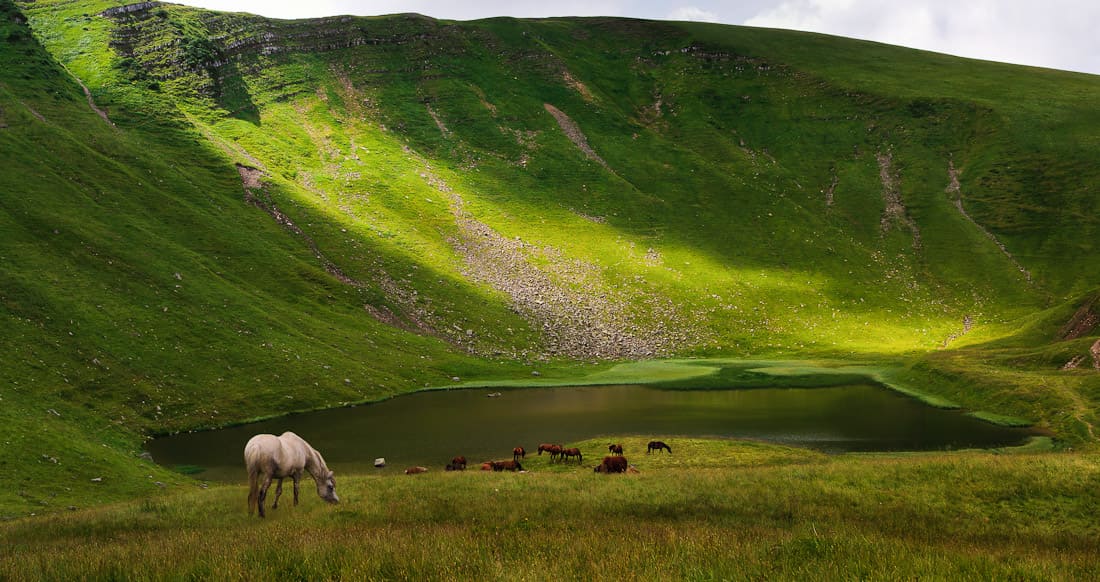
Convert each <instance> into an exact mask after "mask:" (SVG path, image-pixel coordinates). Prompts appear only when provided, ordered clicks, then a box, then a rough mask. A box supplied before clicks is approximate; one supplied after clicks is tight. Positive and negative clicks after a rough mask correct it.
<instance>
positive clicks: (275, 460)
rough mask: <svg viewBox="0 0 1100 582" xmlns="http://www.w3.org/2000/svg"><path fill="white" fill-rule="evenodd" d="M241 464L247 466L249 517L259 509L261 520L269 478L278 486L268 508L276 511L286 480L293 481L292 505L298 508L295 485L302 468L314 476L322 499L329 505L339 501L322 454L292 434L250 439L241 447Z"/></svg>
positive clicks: (262, 435) (269, 485)
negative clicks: (275, 480)
mask: <svg viewBox="0 0 1100 582" xmlns="http://www.w3.org/2000/svg"><path fill="white" fill-rule="evenodd" d="M244 464H245V466H246V467H248V514H249V515H252V510H253V509H255V508H256V507H257V506H258V507H259V508H260V517H264V499H266V498H267V489H268V487H271V480H272V479H278V480H279V485H278V486H277V487H276V488H275V502H274V503H272V504H271V509H278V508H279V496H280V495H282V494H283V479H284V478H286V477H290V478H292V479H294V505H298V482H299V481H301V480H302V470H303V469H304V470H305V471H307V472H309V474H310V476H312V477H313V481H314V482H315V483H316V484H317V495H319V496H320V497H321V499H324V500H325V501H328V502H329V503H339V502H340V498H339V497H337V496H336V480H335V479H334V478H333V476H332V471H330V470H329V468H328V466H327V465H325V459H324V458H323V457H322V456H321V453H319V452H317V450H316V449H314V448H313V447H311V446H309V443H307V442H306V441H305V440H303V439H302V437H300V436H298V435H296V434H294V433H292V432H284V433H283V434H281V435H279V436H275V435H272V434H258V435H256V436H254V437H252V438H251V439H249V440H248V444H247V445H245V446H244Z"/></svg>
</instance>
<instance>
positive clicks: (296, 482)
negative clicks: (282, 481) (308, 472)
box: [292, 471, 302, 505]
mask: <svg viewBox="0 0 1100 582" xmlns="http://www.w3.org/2000/svg"><path fill="white" fill-rule="evenodd" d="M292 477H293V479H294V505H298V490H299V486H300V485H301V483H302V472H301V471H295V472H294V475H293V476H292Z"/></svg>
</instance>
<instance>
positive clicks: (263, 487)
mask: <svg viewBox="0 0 1100 582" xmlns="http://www.w3.org/2000/svg"><path fill="white" fill-rule="evenodd" d="M268 487H271V475H264V480H263V483H261V484H260V494H259V495H257V496H256V502H257V503H256V504H257V505H258V506H259V509H260V517H266V513H265V512H264V500H266V499H267V489H268Z"/></svg>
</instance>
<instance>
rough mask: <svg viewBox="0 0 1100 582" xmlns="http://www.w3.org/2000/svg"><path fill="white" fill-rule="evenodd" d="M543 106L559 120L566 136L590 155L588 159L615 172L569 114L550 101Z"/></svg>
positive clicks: (559, 125) (586, 154)
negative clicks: (594, 148)
mask: <svg viewBox="0 0 1100 582" xmlns="http://www.w3.org/2000/svg"><path fill="white" fill-rule="evenodd" d="M542 106H543V107H544V108H545V109H546V111H547V112H549V113H550V115H553V116H554V119H555V120H556V121H557V122H558V127H560V128H561V131H562V133H564V134H565V136H566V137H568V138H569V141H572V142H573V145H575V146H577V148H578V149H580V150H581V151H582V152H584V155H585V156H588V159H590V160H592V161H594V162H597V163H598V164H600V165H601V166H603V167H605V168H607V170H608V171H610V172H611V173H615V172H614V170H612V169H611V166H609V165H607V162H605V161H604V160H603V158H601V157H600V155H599V154H597V153H596V151H595V150H593V149H592V146H590V145H588V138H587V137H585V135H584V132H582V131H581V128H580V127H578V126H577V124H576V122H574V121H573V120H572V119H570V118H569V116H568V115H566V114H565V113H563V112H562V111H561V110H560V109H558V108H557V107H554V106H553V105H551V104H549V103H543V104H542Z"/></svg>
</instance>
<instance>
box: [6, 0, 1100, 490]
mask: <svg viewBox="0 0 1100 582" xmlns="http://www.w3.org/2000/svg"><path fill="white" fill-rule="evenodd" d="M0 9H2V10H3V12H4V15H5V19H4V20H3V24H2V26H3V28H2V30H0V38H3V39H4V42H3V44H2V45H0V151H3V152H4V154H5V165H4V167H3V169H2V170H0V192H3V194H0V231H2V232H3V237H2V238H0V305H2V306H3V311H2V313H3V317H4V323H3V334H0V348H3V349H4V353H5V354H7V355H6V357H5V366H4V368H3V370H2V371H0V376H2V378H3V380H4V381H5V382H6V384H5V385H6V386H8V387H7V388H3V389H2V391H0V398H3V402H4V404H5V405H9V406H5V407H4V414H5V420H6V421H8V422H9V425H10V426H11V427H13V428H12V429H11V434H13V435H15V434H19V435H20V436H19V437H18V438H19V439H26V441H27V442H31V441H32V440H33V439H32V436H30V435H37V428H29V427H30V426H36V425H35V424H34V423H37V422H38V421H40V420H41V419H42V418H46V419H47V420H48V421H49V423H47V424H46V425H44V426H47V427H51V426H55V425H56V428H54V429H52V430H54V432H53V433H49V432H47V433H46V434H45V436H42V435H39V436H41V439H42V442H43V443H44V444H42V445H34V446H26V447H23V448H21V449H20V453H19V455H22V456H21V457H20V458H18V459H16V460H13V461H12V462H13V463H16V462H18V463H43V462H50V461H48V459H50V458H54V459H56V458H58V453H57V452H56V451H57V450H61V449H63V448H64V446H63V444H64V442H66V440H71V439H72V438H73V437H72V435H73V434H77V433H79V432H80V431H82V430H92V431H94V432H96V433H97V434H102V435H104V436H103V437H102V439H100V440H106V441H110V443H111V446H110V447H107V448H105V449H104V451H99V450H98V449H97V448H95V447H92V450H94V451H95V452H97V453H100V452H101V453H102V454H104V455H108V456H110V457H111V460H110V461H107V460H103V459H100V460H96V461H95V462H108V463H112V464H116V465H118V466H120V467H121V466H127V467H130V465H131V464H132V463H131V461H132V459H130V458H127V455H130V454H131V453H132V449H133V448H134V445H135V443H136V439H137V435H139V434H147V433H149V432H157V431H169V430H177V429H184V428H195V427H201V426H210V425H217V424H223V423H227V422H238V421H241V420H245V419H247V418H250V417H254V416H258V415H268V414H278V413H283V412H287V411H290V410H302V409H308V408H317V407H323V406H333V405H338V404H340V403H342V402H351V401H361V400H370V399H377V398H382V397H386V396H389V395H392V394H397V393H401V392H406V391H409V390H413V389H416V388H419V387H422V386H425V385H442V384H447V383H451V382H452V381H453V380H452V379H453V378H454V377H459V378H462V379H465V378H468V377H471V376H478V377H491V376H505V375H513V376H514V375H517V374H523V375H529V374H530V369H531V368H530V366H529V363H530V362H531V361H533V360H546V359H555V358H564V359H565V360H569V359H581V360H599V359H621V358H632V359H637V358H646V357H658V356H671V355H722V356H745V355H761V354H765V355H772V354H784V355H787V356H792V355H794V356H808V355H832V356H854V357H863V358H878V357H893V358H901V357H911V356H912V354H921V353H928V352H932V354H933V355H932V356H931V358H930V359H926V360H925V361H924V362H922V363H921V364H920V365H919V366H917V367H916V368H917V373H919V374H924V376H919V374H918V376H919V378H918V381H922V379H924V378H927V377H931V376H935V375H936V374H939V373H940V372H941V371H942V369H950V370H951V372H950V375H951V376H952V378H957V377H959V375H964V374H965V373H967V372H966V370H968V369H970V368H968V367H967V366H971V367H976V365H975V364H973V362H975V361H979V360H981V359H982V358H984V357H986V356H987V355H988V354H991V353H992V354H996V355H997V358H998V362H999V364H998V365H1004V366H1007V367H1013V366H1016V367H1024V368H1027V369H1028V370H1029V372H1028V374H1027V375H1024V376H1021V377H1018V378H1017V377H1013V378H1009V379H1005V378H1003V377H998V373H995V372H994V371H990V370H985V369H984V368H983V370H982V371H981V374H985V375H986V376H987V377H989V378H994V377H996V378H997V379H995V380H993V381H991V382H992V384H991V385H995V386H993V387H992V388H989V389H988V390H987V389H985V388H982V387H980V386H979V387H977V388H972V389H971V388H968V389H967V390H961V391H960V392H959V393H955V394H952V395H951V396H952V398H954V399H955V400H956V401H959V402H963V403H967V402H968V398H969V399H978V400H979V401H980V399H982V398H985V397H986V395H989V394H995V395H997V396H996V398H995V401H996V402H997V406H999V407H1003V410H1004V411H1005V412H1006V413H1013V414H1026V415H1029V417H1033V418H1038V419H1040V420H1042V421H1043V422H1047V421H1049V423H1050V424H1051V425H1057V423H1058V422H1062V421H1060V420H1058V419H1057V414H1058V411H1057V408H1058V407H1059V406H1062V404H1063V403H1064V402H1068V401H1070V400H1075V399H1076V400H1079V401H1081V402H1084V403H1085V404H1084V405H1083V410H1084V411H1085V413H1083V414H1082V415H1081V418H1082V419H1084V420H1082V422H1083V423H1091V422H1092V421H1091V420H1090V418H1091V416H1090V415H1092V414H1093V412H1091V409H1092V407H1094V404H1093V403H1095V402H1096V399H1097V398H1100V390H1096V389H1094V388H1095V384H1096V382H1095V380H1094V379H1093V376H1088V374H1092V373H1093V372H1092V370H1091V369H1089V368H1088V367H1084V368H1081V367H1079V368H1078V369H1077V370H1071V371H1067V372H1065V374H1067V375H1075V376H1072V378H1081V380H1080V381H1081V382H1085V384H1082V385H1084V386H1087V387H1089V388H1088V390H1084V389H1083V388H1081V387H1080V386H1079V385H1078V384H1072V383H1071V384H1066V386H1068V387H1067V388H1065V390H1066V391H1067V392H1065V394H1066V395H1065V396H1064V398H1063V396H1057V397H1056V398H1055V397H1052V398H1054V399H1053V400H1045V399H1044V398H1040V397H1037V398H1031V395H1030V393H1027V390H1025V389H1024V388H1021V387H1020V386H1024V385H1025V384H1029V383H1032V382H1034V379H1035V378H1036V377H1039V378H1045V377H1046V376H1044V375H1045V374H1048V373H1055V371H1056V370H1057V369H1058V368H1060V367H1061V366H1062V364H1063V363H1064V362H1066V361H1069V360H1070V359H1071V358H1073V357H1078V356H1082V357H1086V358H1087V357H1088V353H1089V352H1088V350H1089V349H1090V348H1089V346H1091V345H1092V342H1093V341H1095V339H1096V334H1097V331H1096V330H1095V329H1090V330H1089V331H1086V332H1084V333H1083V334H1082V335H1080V336H1078V337H1075V338H1073V339H1072V340H1066V341H1060V340H1062V339H1063V338H1060V337H1058V336H1057V334H1056V333H1054V331H1053V330H1055V329H1056V328H1057V327H1058V326H1060V325H1062V323H1053V322H1054V321H1055V320H1057V319H1059V318H1063V316H1064V318H1063V319H1068V318H1069V316H1070V315H1072V314H1073V312H1074V311H1075V310H1077V309H1078V307H1079V305H1081V304H1082V302H1083V301H1084V299H1082V298H1083V297H1087V296H1089V294H1090V293H1092V292H1094V290H1095V289H1096V288H1097V287H1098V285H1100V262H1097V261H1095V260H1094V258H1093V257H1094V255H1095V253H1096V248H1095V242H1094V241H1095V240H1096V239H1097V235H1098V234H1100V233H1098V232H1097V229H1098V224H1097V223H1098V220H1100V219H1098V218H1097V215H1096V213H1095V208H1096V204H1097V194H1096V192H1097V191H1098V190H1097V186H1098V184H1100V176H1098V172H1100V170H1098V169H1097V168H1096V166H1095V164H1094V163H1093V161H1094V160H1095V158H1096V153H1097V151H1098V150H1100V131H1097V128H1098V127H1100V111H1098V110H1097V109H1096V108H1095V106H1094V105H1095V103H1096V102H1097V100H1098V99H1100V81H1098V80H1097V78H1096V77H1093V76H1089V75H1081V74H1071V73H1062V72H1057V71H1045V70H1036V69H1027V68H1023V67H1014V66H1008V65H998V64H993V63H980V62H975V61H969V60H965V59H958V58H953V57H947V56H944V55H934V54H929V53H922V52H918V51H912V50H908V49H901V48H897V47H889V46H884V45H877V44H874V43H865V42H858V41H851V40H845V39H838V38H833V37H825V36H820V35H811V34H803V33H792V32H784V31H770V30H756V29H747V28H740V27H729V26H717V25H703V24H687V23H661V22H646V21H634V20H624V19H601V18H596V19H548V20H514V19H491V20H484V21H477V22H463V23H457V22H445V21H436V20H432V19H429V18H425V17H421V16H417V15H398V16H390V17H378V18H353V17H333V18H325V19H315V20H302V21H277V20H269V19H264V18H260V17H256V16H251V15H246V14H224V13H214V12H209V11H203V10H198V9H194V8H189V7H184V6H179V5H173V4H168V3H160V2H142V3H137V4H126V3H122V2H115V1H95V0H78V1H70V0H66V1H61V0H58V1H36V2H16V3H12V2H10V1H9V0H2V1H0ZM1021 329H1022V331H1021ZM984 342H992V343H984ZM1067 342H1068V343H1067ZM944 346H971V348H970V349H971V350H976V351H963V352H958V353H955V352H945V353H937V352H935V350H939V349H941V348H943V347H944ZM973 346H979V347H977V348H975V347H973ZM1003 350H1008V351H1003ZM943 354H946V355H943ZM959 361H965V362H969V363H968V364H966V365H957V362H959ZM1082 361H1085V360H1082ZM922 366H928V367H930V369H931V371H928V370H926V369H925V368H923V367H922ZM1057 373H1061V372H1057ZM918 376H915V377H918ZM1065 377H1066V378H1069V377H1070V376H1065ZM948 381H954V380H948ZM1077 381H1078V380H1076V379H1075V380H1073V382H1077ZM1059 382H1061V380H1059ZM959 384H960V385H963V384H966V385H967V386H971V385H972V384H974V383H973V382H971V381H970V380H966V381H963V382H960V383H959ZM978 384H980V383H978ZM1017 384H1018V385H1017ZM1005 385H1010V386H1012V388H1011V389H1003V387H1004V386H1005ZM1059 386H1062V384H1059ZM1059 390H1062V388H1059ZM1025 401H1026V404H1024V403H1023V402H1025ZM1035 402H1038V403H1039V404H1032V403H1035ZM47 411H53V412H47ZM59 415H60V416H59ZM59 419H61V420H59ZM51 423H52V424H51ZM1059 426H1060V425H1059ZM1075 426H1077V425H1075ZM1084 426H1085V425H1084V424H1080V427H1084ZM1089 426H1091V424H1089ZM1074 430H1077V429H1074ZM1080 432H1081V434H1084V433H1085V432H1087V431H1085V430H1084V428H1081V429H1080ZM1082 438H1088V437H1087V436H1083V437H1082ZM91 440H96V439H91ZM21 442H22V441H21ZM89 442H91V441H89ZM93 458H94V455H93V456H92V457H89V459H93ZM42 459H47V460H46V461H43V460H42ZM63 461H64V459H63ZM82 462H86V463H87V465H88V466H94V465H95V462H93V461H92V460H88V461H82ZM51 464H52V463H51ZM146 469H147V468H144V467H138V468H137V469H133V468H131V469H128V470H132V471H137V472H142V473H144V472H145V470H146ZM88 470H89V469H84V470H82V471H78V473H79V474H80V475H82V476H86V473H87V471H88ZM148 470H149V471H152V470H153V469H151V468H148ZM84 486H85V487H87V486H89V485H88V484H87V483H84ZM6 489H12V490H14V488H6ZM54 493H57V491H54Z"/></svg>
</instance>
